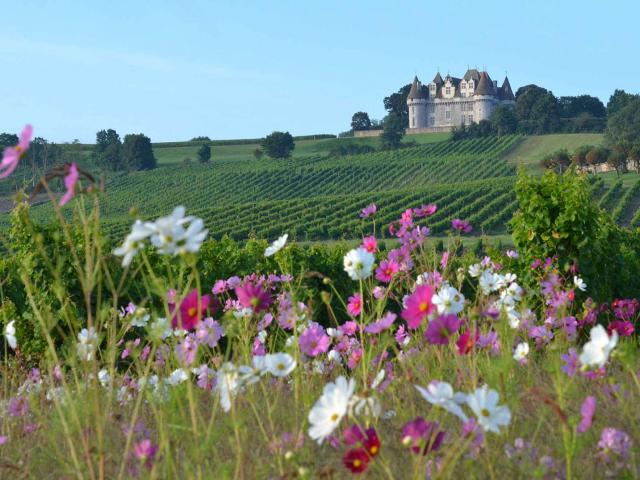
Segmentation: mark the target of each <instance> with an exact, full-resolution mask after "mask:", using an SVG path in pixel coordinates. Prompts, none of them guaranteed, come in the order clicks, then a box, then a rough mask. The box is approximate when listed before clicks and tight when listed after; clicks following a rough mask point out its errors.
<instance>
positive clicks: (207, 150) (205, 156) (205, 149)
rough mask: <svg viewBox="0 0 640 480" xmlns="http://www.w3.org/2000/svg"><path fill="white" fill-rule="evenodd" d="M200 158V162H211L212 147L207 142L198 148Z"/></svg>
mask: <svg viewBox="0 0 640 480" xmlns="http://www.w3.org/2000/svg"><path fill="white" fill-rule="evenodd" d="M198 160H200V163H209V161H210V160H211V147H210V146H209V145H207V144H206V143H203V144H202V146H201V147H200V148H199V149H198Z"/></svg>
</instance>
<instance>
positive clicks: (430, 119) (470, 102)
mask: <svg viewBox="0 0 640 480" xmlns="http://www.w3.org/2000/svg"><path fill="white" fill-rule="evenodd" d="M515 103H516V101H515V96H514V95H513V91H512V90H511V85H510V84H509V79H508V78H507V77H505V79H504V82H502V86H501V87H498V82H496V81H495V80H491V77H490V76H489V74H488V73H487V72H486V71H483V72H478V70H476V69H469V70H467V72H466V73H465V74H464V77H462V78H456V77H452V76H451V75H447V76H446V77H445V78H444V79H443V78H442V77H441V76H440V73H437V74H436V76H435V78H434V79H433V80H432V81H431V82H430V83H429V84H428V85H422V83H421V82H420V80H418V77H417V76H416V77H415V78H414V79H413V83H412V85H411V90H410V91H409V95H408V96H407V106H408V107H409V128H408V129H407V133H423V132H446V131H450V130H452V129H453V128H454V127H459V126H461V125H469V124H471V123H474V122H475V123H477V122H480V121H481V120H488V119H489V117H491V113H492V112H493V109H494V108H495V107H496V106H498V105H506V106H511V107H513V106H515Z"/></svg>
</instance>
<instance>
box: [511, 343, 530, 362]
mask: <svg viewBox="0 0 640 480" xmlns="http://www.w3.org/2000/svg"><path fill="white" fill-rule="evenodd" d="M527 355H529V344H528V343H527V342H522V343H519V344H518V345H516V349H515V351H514V352H513V359H514V360H516V361H518V362H521V361H522V360H524V359H525V358H527Z"/></svg>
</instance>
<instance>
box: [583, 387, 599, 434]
mask: <svg viewBox="0 0 640 480" xmlns="http://www.w3.org/2000/svg"><path fill="white" fill-rule="evenodd" d="M596 403H597V402H596V397H593V396H588V397H587V398H585V400H584V402H582V406H581V407H580V416H581V418H580V423H579V424H578V433H584V432H586V431H587V430H589V427H590V426H591V422H592V421H593V415H594V414H595V413H596Z"/></svg>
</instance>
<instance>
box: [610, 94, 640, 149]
mask: <svg viewBox="0 0 640 480" xmlns="http://www.w3.org/2000/svg"><path fill="white" fill-rule="evenodd" d="M606 138H607V141H608V143H609V144H611V145H614V146H619V147H620V148H622V149H623V150H624V151H625V152H627V153H628V152H629V151H630V150H631V149H633V147H634V146H636V145H640V98H634V99H632V100H630V101H629V102H627V104H626V105H625V106H624V107H622V108H621V109H620V110H618V111H616V112H615V113H614V114H613V115H610V116H609V119H608V121H607V131H606Z"/></svg>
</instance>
